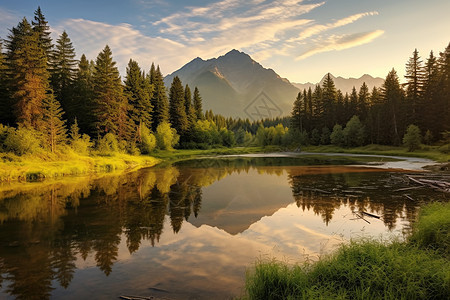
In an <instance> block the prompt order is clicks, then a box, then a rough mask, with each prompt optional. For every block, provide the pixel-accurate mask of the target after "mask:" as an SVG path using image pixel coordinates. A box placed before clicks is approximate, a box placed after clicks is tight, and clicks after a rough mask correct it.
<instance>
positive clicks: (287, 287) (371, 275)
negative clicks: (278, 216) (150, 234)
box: [243, 203, 450, 299]
mask: <svg viewBox="0 0 450 300" xmlns="http://www.w3.org/2000/svg"><path fill="white" fill-rule="evenodd" d="M449 249H450V203H446V204H441V203H434V204H431V205H427V206H426V207H424V208H423V209H422V211H421V213H420V215H419V218H418V221H417V222H416V223H415V224H414V225H413V231H412V234H411V235H410V236H409V237H408V238H407V239H406V241H404V242H400V241H393V242H392V241H391V242H385V241H373V240H369V241H367V240H366V241H356V242H355V241H352V242H350V243H349V244H346V245H343V246H342V247H341V248H340V249H339V250H338V251H337V252H336V253H334V254H332V255H330V256H325V257H322V258H321V259H320V260H319V261H318V262H316V263H304V264H302V265H294V266H290V265H288V264H287V263H284V262H279V261H261V262H258V263H256V265H255V267H253V268H252V269H251V270H250V271H249V272H248V274H247V279H246V286H245V290H246V294H245V295H244V296H243V299H449V297H450V277H449V274H450V252H449Z"/></svg>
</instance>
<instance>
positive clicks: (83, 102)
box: [72, 54, 94, 134]
mask: <svg viewBox="0 0 450 300" xmlns="http://www.w3.org/2000/svg"><path fill="white" fill-rule="evenodd" d="M93 72H94V67H93V66H92V64H91V63H90V62H89V61H88V60H87V59H86V56H85V55H84V54H83V55H81V58H80V62H79V63H78V69H77V71H76V74H75V78H74V81H73V86H72V92H73V95H72V109H73V114H74V115H75V116H76V118H77V120H78V122H79V126H80V129H81V131H82V132H84V133H89V134H92V133H94V127H92V124H93V123H94V120H93V117H94V116H93V113H92V109H93V107H94V85H93Z"/></svg>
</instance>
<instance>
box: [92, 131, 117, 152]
mask: <svg viewBox="0 0 450 300" xmlns="http://www.w3.org/2000/svg"><path fill="white" fill-rule="evenodd" d="M97 150H98V151H99V153H100V155H110V154H112V153H115V152H118V151H119V142H118V141H117V138H116V136H115V135H114V134H113V133H111V132H109V133H107V134H105V136H104V137H102V138H101V139H100V140H99V141H98V144H97Z"/></svg>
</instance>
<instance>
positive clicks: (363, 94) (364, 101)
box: [357, 82, 370, 122]
mask: <svg viewBox="0 0 450 300" xmlns="http://www.w3.org/2000/svg"><path fill="white" fill-rule="evenodd" d="M369 98H370V93H369V88H368V87H367V84H366V83H365V82H363V84H362V85H361V87H360V89H359V93H358V107H357V112H358V116H359V117H360V119H361V121H362V122H364V121H365V120H366V118H367V111H368V109H369Z"/></svg>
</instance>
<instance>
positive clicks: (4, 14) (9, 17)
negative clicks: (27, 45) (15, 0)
mask: <svg viewBox="0 0 450 300" xmlns="http://www.w3.org/2000/svg"><path fill="white" fill-rule="evenodd" d="M20 20H21V18H20V17H19V16H18V15H16V14H15V13H14V12H12V11H9V10H6V9H4V8H1V7H0V37H1V38H6V36H7V35H8V34H9V31H8V29H11V28H12V27H14V26H16V25H17V24H18V23H19V21H20Z"/></svg>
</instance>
